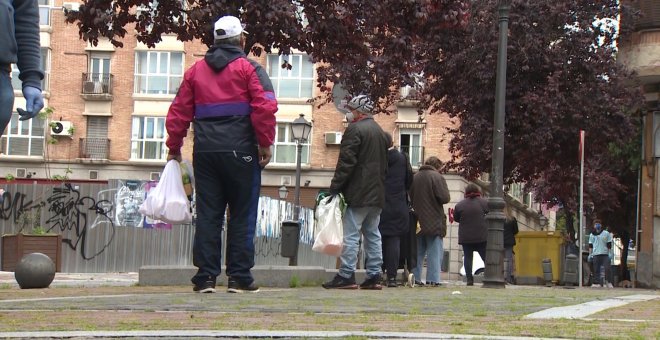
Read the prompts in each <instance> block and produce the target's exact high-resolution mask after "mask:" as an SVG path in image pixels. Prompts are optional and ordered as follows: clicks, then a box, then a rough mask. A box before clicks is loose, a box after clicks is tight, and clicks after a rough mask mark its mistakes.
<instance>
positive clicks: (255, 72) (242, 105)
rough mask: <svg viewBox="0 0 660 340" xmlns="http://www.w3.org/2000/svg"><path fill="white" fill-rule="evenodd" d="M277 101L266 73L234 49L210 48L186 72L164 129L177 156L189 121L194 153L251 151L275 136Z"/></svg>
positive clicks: (268, 143) (264, 144)
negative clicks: (193, 132) (192, 127)
mask: <svg viewBox="0 0 660 340" xmlns="http://www.w3.org/2000/svg"><path fill="white" fill-rule="evenodd" d="M275 112H277V100H276V99H275V93H274V92H273V85H272V83H271V82H270V79H269V78H268V74H267V73H266V70H264V69H263V68H262V67H261V65H259V64H258V63H257V62H255V61H253V60H250V59H248V58H247V57H246V56H245V53H244V52H243V51H242V50H241V49H240V48H239V47H238V46H234V45H215V46H213V47H211V49H209V51H208V52H206V56H205V57H204V60H200V61H198V62H196V63H195V64H194V65H193V66H192V67H191V68H190V69H188V70H187V71H186V73H185V74H184V77H183V82H182V83H181V87H179V91H178V93H177V94H176V97H175V98H174V101H173V102H172V104H171V105H170V109H169V111H168V113H167V120H166V122H165V126H166V128H167V133H168V135H169V136H168V138H167V142H166V144H167V147H168V148H169V154H170V155H179V154H180V153H181V146H182V145H183V138H184V137H185V136H186V134H187V131H188V128H189V127H190V123H191V122H194V128H195V137H194V142H195V144H194V146H193V148H194V152H233V151H241V152H255V151H256V147H257V145H258V146H261V147H269V146H271V145H273V140H274V138H275V126H276V122H275Z"/></svg>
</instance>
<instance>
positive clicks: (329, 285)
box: [321, 274, 358, 289]
mask: <svg viewBox="0 0 660 340" xmlns="http://www.w3.org/2000/svg"><path fill="white" fill-rule="evenodd" d="M321 286H322V287H323V288H325V289H357V288H358V286H357V284H356V283H355V274H353V275H351V277H350V278H348V279H347V278H345V277H343V276H341V275H339V274H337V275H335V277H333V278H332V280H330V281H328V282H325V283H323V284H322V285H321Z"/></svg>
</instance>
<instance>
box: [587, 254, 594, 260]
mask: <svg viewBox="0 0 660 340" xmlns="http://www.w3.org/2000/svg"><path fill="white" fill-rule="evenodd" d="M593 260H594V254H589V257H587V261H589V262H593Z"/></svg>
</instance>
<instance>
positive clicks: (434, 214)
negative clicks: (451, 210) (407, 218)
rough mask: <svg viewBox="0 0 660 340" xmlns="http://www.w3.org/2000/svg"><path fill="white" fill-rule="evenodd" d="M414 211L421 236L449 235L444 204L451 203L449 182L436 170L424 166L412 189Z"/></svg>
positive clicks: (414, 178)
mask: <svg viewBox="0 0 660 340" xmlns="http://www.w3.org/2000/svg"><path fill="white" fill-rule="evenodd" d="M410 198H411V200H412V206H413V209H415V214H416V215H417V219H418V221H419V226H420V228H421V231H420V232H419V235H424V236H440V237H441V238H443V237H445V235H447V217H446V215H445V209H444V206H443V204H447V203H449V199H450V196H449V189H448V188H447V181H445V177H444V176H442V175H441V174H440V173H439V172H438V171H437V170H436V169H435V168H433V167H432V166H430V165H422V166H421V167H420V168H419V171H418V172H417V173H416V174H415V176H414V177H413V183H412V187H411V188H410Z"/></svg>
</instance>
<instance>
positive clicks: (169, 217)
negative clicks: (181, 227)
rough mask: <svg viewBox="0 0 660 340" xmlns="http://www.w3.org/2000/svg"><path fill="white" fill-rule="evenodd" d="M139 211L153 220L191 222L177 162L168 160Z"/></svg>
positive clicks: (178, 222) (179, 222)
mask: <svg viewBox="0 0 660 340" xmlns="http://www.w3.org/2000/svg"><path fill="white" fill-rule="evenodd" d="M140 213H141V214H142V215H145V216H147V217H149V218H151V219H154V220H161V221H163V222H167V223H171V224H186V223H190V222H192V216H191V213H190V201H189V200H188V198H187V197H186V192H185V191H184V189H183V181H182V179H181V168H180V165H179V162H177V161H176V160H174V159H173V160H170V161H169V162H167V164H165V169H164V170H163V174H162V175H161V176H160V181H158V185H156V187H155V188H153V189H151V190H150V191H149V193H148V194H147V198H146V199H145V200H144V202H142V205H140Z"/></svg>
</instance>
